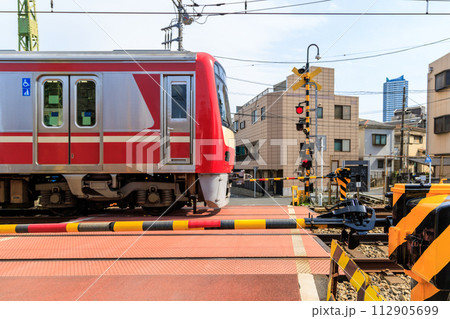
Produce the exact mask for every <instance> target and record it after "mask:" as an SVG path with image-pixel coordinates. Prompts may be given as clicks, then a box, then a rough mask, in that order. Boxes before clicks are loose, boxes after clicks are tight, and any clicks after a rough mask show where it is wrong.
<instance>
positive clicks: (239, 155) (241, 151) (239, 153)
mask: <svg viewBox="0 0 450 319" xmlns="http://www.w3.org/2000/svg"><path fill="white" fill-rule="evenodd" d="M247 156H248V150H247V148H246V147H245V146H244V145H238V146H236V161H238V162H242V161H244V160H245V158H246V157H247Z"/></svg>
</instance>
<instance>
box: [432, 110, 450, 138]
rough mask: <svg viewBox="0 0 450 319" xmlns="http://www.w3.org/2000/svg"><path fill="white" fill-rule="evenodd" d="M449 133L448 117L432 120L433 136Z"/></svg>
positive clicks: (449, 119) (449, 118)
mask: <svg viewBox="0 0 450 319" xmlns="http://www.w3.org/2000/svg"><path fill="white" fill-rule="evenodd" d="M447 132H450V115H444V116H439V117H435V118H434V134H441V133H447Z"/></svg>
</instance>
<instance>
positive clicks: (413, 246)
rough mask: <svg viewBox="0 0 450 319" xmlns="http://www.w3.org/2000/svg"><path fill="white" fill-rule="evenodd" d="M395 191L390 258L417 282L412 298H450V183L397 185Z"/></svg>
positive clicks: (390, 235) (412, 291)
mask: <svg viewBox="0 0 450 319" xmlns="http://www.w3.org/2000/svg"><path fill="white" fill-rule="evenodd" d="M391 190H392V192H393V197H392V198H393V203H392V204H393V214H392V216H393V223H394V226H393V227H390V228H389V257H390V258H391V259H395V260H396V262H397V263H398V264H400V265H402V266H403V267H404V268H405V270H406V271H405V273H406V274H407V275H409V276H410V277H411V278H413V279H414V280H415V282H416V283H417V284H416V285H414V287H413V288H412V290H411V300H415V301H420V300H447V298H448V295H449V290H450V284H449V282H450V251H449V250H448V244H449V243H450V218H449V216H450V185H449V184H431V185H430V184H428V185H419V184H395V185H394V187H392V189H391ZM414 204H415V205H414Z"/></svg>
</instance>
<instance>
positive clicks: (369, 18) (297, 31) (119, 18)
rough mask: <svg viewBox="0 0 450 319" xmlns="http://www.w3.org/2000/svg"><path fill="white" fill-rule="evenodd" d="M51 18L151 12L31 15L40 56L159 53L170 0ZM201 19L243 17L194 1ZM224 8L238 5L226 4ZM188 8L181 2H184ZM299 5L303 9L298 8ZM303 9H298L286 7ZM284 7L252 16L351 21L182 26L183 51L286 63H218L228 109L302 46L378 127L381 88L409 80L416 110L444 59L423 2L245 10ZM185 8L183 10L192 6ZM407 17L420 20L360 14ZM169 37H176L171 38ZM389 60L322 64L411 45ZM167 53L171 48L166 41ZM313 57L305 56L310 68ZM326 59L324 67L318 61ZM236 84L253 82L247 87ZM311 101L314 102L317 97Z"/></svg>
mask: <svg viewBox="0 0 450 319" xmlns="http://www.w3.org/2000/svg"><path fill="white" fill-rule="evenodd" d="M53 2H54V10H55V11H72V10H73V11H83V12H84V11H122V12H123V11H152V12H155V11H157V12H173V13H174V14H173V15H172V14H164V15H163V14H159V15H97V14H92V15H88V14H58V13H53V14H45V13H41V14H38V24H39V38H40V50H41V51H46V50H52V51H53V50H60V51H68V50H76V51H92V50H94V51H95V50H116V49H163V46H162V44H161V42H163V40H164V33H163V32H162V31H161V28H163V27H166V26H168V25H169V24H170V23H171V20H172V19H173V18H175V10H174V6H173V4H172V1H171V0H158V1H155V0H154V1H147V0H145V1H144V0H127V1H123V0H96V1H90V0H54V1H53ZM195 2H196V3H197V4H198V5H199V7H196V11H197V12H201V11H202V10H203V7H202V5H205V4H217V3H228V4H227V5H222V6H208V7H205V8H204V12H236V11H243V10H244V4H243V3H242V1H240V0H221V1H219V0H195ZM232 2H240V3H236V4H230V3H232ZM183 3H184V4H187V5H190V4H192V3H193V1H191V0H184V1H183ZM308 3H309V4H308ZM36 4H37V10H38V11H40V10H42V11H47V10H50V0H36ZM296 4H304V5H301V6H292V5H296ZM279 6H287V7H285V8H280V9H269V10H267V11H256V12H284V13H288V12H289V13H290V12H298V13H308V12H316V13H318V12H324V13H339V12H355V13H357V14H356V15H250V14H247V15H244V14H240V15H217V16H210V17H208V18H207V19H206V17H199V18H198V19H197V20H196V21H194V22H193V23H192V24H191V25H187V26H185V27H184V39H183V46H184V48H185V49H186V50H189V51H197V52H208V53H210V54H212V55H214V56H216V57H228V58H235V59H247V60H257V61H278V62H294V63H285V64H280V63H261V62H242V61H235V60H230V59H225V58H218V60H219V61H220V62H221V64H222V65H223V66H224V68H225V70H226V72H227V76H228V77H229V78H233V79H229V80H228V91H229V95H230V103H231V106H232V112H233V111H234V110H235V107H236V106H239V105H242V104H244V103H246V102H247V101H249V100H250V99H251V98H252V97H254V96H255V95H257V94H258V93H260V92H262V91H264V90H265V89H266V88H268V87H270V86H271V85H273V84H275V83H278V82H280V81H282V80H284V79H285V78H286V77H287V76H288V75H290V74H291V70H292V68H293V67H294V66H295V67H297V68H299V67H301V66H302V65H304V61H305V60H306V49H307V47H308V45H310V44H312V43H315V44H317V45H318V46H319V48H320V55H321V57H322V59H321V60H320V61H319V62H318V63H315V64H313V65H315V66H323V67H332V68H334V69H335V91H336V93H337V94H342V95H356V96H359V97H360V99H359V107H360V109H359V112H360V118H365V119H372V120H376V121H381V120H382V105H383V95H382V90H383V83H384V82H385V80H386V77H388V78H396V77H399V76H401V75H404V76H405V78H406V79H407V80H408V81H409V101H408V105H409V106H413V105H418V104H420V105H426V90H427V71H428V64H429V63H431V62H432V61H434V60H436V59H438V58H440V57H441V56H443V55H445V54H447V53H449V52H450V17H449V16H448V15H430V14H429V15H425V14H424V13H425V11H426V2H425V1H421V0H418V1H415V0H358V1H356V0H353V1H350V0H331V1H320V0H319V1H315V0H302V1H295V0H292V1H287V0H285V1H276V0H266V1H261V0H260V1H254V0H253V1H252V0H249V1H248V4H247V10H249V12H251V10H257V9H264V8H273V7H279ZM5 10H17V0H3V1H1V3H0V11H5ZM186 10H187V11H188V12H189V13H192V7H189V6H187V7H186ZM375 12H402V13H406V12H413V13H423V14H422V15H383V16H374V15H368V14H370V13H375ZM429 12H430V13H431V14H436V13H444V12H448V13H450V1H430V3H429ZM0 30H1V31H0V50H5V49H16V50H17V15H16V14H6V13H0ZM174 34H176V32H175V33H174ZM447 38H448V40H445V41H442V42H439V43H437V44H433V45H427V46H423V47H419V48H415V49H411V50H408V51H404V52H399V53H395V54H389V55H382V56H379V57H373V58H363V59H357V60H350V61H341V62H331V61H332V60H342V59H351V58H360V57H366V56H371V55H377V54H383V53H387V52H393V51H397V50H399V49H405V48H412V47H415V46H420V45H424V44H427V43H431V42H435V41H440V40H443V39H447ZM172 50H176V44H174V45H173V47H172ZM314 56H315V50H311V51H310V62H314ZM327 61H330V62H327ZM236 79H241V80H246V81H253V82H258V84H255V83H248V82H243V81H238V80H236ZM319 98H320V97H319Z"/></svg>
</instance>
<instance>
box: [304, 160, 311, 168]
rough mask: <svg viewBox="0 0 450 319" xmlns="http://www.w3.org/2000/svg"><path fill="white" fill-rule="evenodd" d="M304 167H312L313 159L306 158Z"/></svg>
mask: <svg viewBox="0 0 450 319" xmlns="http://www.w3.org/2000/svg"><path fill="white" fill-rule="evenodd" d="M302 167H303V168H311V167H312V161H311V160H307V159H304V160H302Z"/></svg>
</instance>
